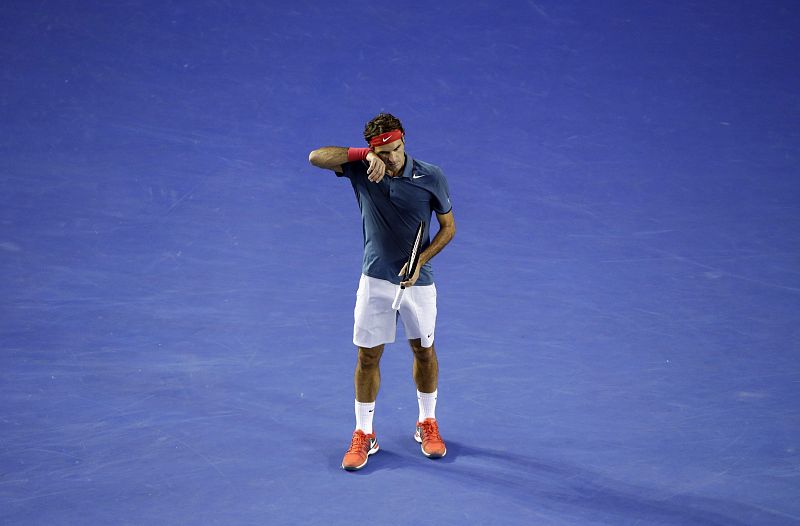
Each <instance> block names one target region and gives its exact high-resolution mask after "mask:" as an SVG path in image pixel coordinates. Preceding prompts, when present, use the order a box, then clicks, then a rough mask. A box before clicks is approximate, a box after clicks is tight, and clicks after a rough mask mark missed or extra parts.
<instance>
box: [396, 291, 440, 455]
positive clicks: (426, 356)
mask: <svg viewBox="0 0 800 526" xmlns="http://www.w3.org/2000/svg"><path fill="white" fill-rule="evenodd" d="M400 317H401V318H402V320H403V325H404V326H405V329H406V336H408V338H409V340H408V343H409V345H410V346H411V351H412V352H413V355H414V364H413V366H412V374H413V376H414V383H415V384H416V385H417V402H418V406H419V418H418V420H417V426H416V432H415V434H414V439H415V440H416V441H417V442H420V443H421V444H422V446H421V449H422V453H423V454H424V455H425V456H427V457H430V458H440V457H443V456H444V455H445V454H446V453H447V448H446V447H445V444H444V441H443V440H442V437H441V436H440V435H439V424H438V422H437V421H436V398H437V396H438V393H439V391H438V387H439V385H438V384H439V359H438V357H437V356H436V348H435V347H434V345H433V337H434V332H435V329H436V286H435V285H424V286H414V287H410V288H409V289H407V290H406V293H405V294H404V296H403V303H402V304H401V306H400Z"/></svg>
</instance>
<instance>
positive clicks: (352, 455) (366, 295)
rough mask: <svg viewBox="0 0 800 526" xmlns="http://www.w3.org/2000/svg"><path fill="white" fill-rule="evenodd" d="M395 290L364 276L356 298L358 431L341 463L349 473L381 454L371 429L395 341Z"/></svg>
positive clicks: (355, 381)
mask: <svg viewBox="0 0 800 526" xmlns="http://www.w3.org/2000/svg"><path fill="white" fill-rule="evenodd" d="M393 299H394V287H393V286H392V284H391V283H389V282H388V281H382V280H378V279H374V278H369V277H367V276H361V281H360V283H359V287H358V293H357V294H356V307H355V311H354V318H355V322H354V325H353V343H354V344H355V345H356V347H357V348H358V358H357V362H356V369H355V374H354V384H355V394H356V399H355V413H356V429H355V431H353V438H352V441H351V444H350V449H349V450H348V451H347V453H346V454H345V456H344V459H343V460H342V467H343V468H344V469H347V470H357V469H361V468H362V467H364V466H365V465H366V464H367V460H368V458H369V455H372V454H373V453H376V452H377V451H378V449H379V448H378V441H377V439H376V437H375V431H374V429H373V427H372V419H373V416H374V411H375V399H376V398H377V396H378V390H379V389H380V383H381V373H380V360H381V356H382V355H383V349H384V344H386V343H391V342H393V341H394V335H395V329H396V320H395V314H394V312H393V311H392V309H391V302H392V300H393Z"/></svg>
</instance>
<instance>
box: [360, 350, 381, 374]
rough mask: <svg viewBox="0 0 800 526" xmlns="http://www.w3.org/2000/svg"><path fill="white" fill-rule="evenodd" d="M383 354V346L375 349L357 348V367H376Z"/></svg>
mask: <svg viewBox="0 0 800 526" xmlns="http://www.w3.org/2000/svg"><path fill="white" fill-rule="evenodd" d="M382 354H383V345H379V346H377V347H371V348H367V347H359V348H358V365H359V366H360V367H361V368H367V369H369V368H372V367H377V366H378V364H379V363H380V361H381V355H382Z"/></svg>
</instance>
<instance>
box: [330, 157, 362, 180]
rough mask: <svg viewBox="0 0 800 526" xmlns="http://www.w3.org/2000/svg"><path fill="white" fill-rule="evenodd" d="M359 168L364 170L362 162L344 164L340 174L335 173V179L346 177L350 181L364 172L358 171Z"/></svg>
mask: <svg viewBox="0 0 800 526" xmlns="http://www.w3.org/2000/svg"><path fill="white" fill-rule="evenodd" d="M359 168H364V163H363V162H362V161H353V162H352V163H344V164H343V165H342V173H339V172H336V177H347V178H348V179H350V180H352V179H353V177H356V176H357V175H358V174H359V173H360V172H362V171H365V170H359Z"/></svg>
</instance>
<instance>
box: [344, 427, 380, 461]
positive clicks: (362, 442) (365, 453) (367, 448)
mask: <svg viewBox="0 0 800 526" xmlns="http://www.w3.org/2000/svg"><path fill="white" fill-rule="evenodd" d="M379 449H380V447H378V439H377V438H375V433H374V432H373V433H372V434H370V435H366V434H364V432H363V431H361V430H360V429H356V430H355V431H353V441H352V442H350V449H348V450H347V453H345V454H344V458H343V459H342V469H346V470H347V471H356V470H359V469H361V468H363V467H364V466H366V465H367V460H369V456H370V455H372V454H375V453H377V452H378V450H379Z"/></svg>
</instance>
